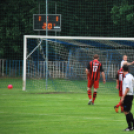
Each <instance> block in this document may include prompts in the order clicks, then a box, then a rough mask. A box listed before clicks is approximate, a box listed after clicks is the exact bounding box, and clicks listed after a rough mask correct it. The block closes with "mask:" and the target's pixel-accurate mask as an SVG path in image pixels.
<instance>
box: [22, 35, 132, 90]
mask: <svg viewBox="0 0 134 134" xmlns="http://www.w3.org/2000/svg"><path fill="white" fill-rule="evenodd" d="M28 38H29V39H30V38H34V39H42V40H47V39H67V40H69V39H74V40H128V41H134V38H126V37H125V38H123V37H121V38H118V37H117V38H116V37H86V36H45V35H44V36H41V35H24V36H23V75H22V80H23V82H22V83H23V85H22V90H23V91H25V90H26V60H27V39H28ZM46 50H47V49H46ZM46 56H48V55H47V52H46ZM47 59H48V57H46V66H48V61H47ZM46 69H47V67H46ZM46 72H47V70H46ZM46 80H47V79H46ZM46 83H47V81H46Z"/></svg>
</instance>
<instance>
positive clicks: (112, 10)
mask: <svg viewBox="0 0 134 134" xmlns="http://www.w3.org/2000/svg"><path fill="white" fill-rule="evenodd" d="M39 4H40V8H39ZM56 5H57V11H56V8H55V6H56ZM39 9H40V11H39ZM39 12H40V13H41V14H45V12H46V9H45V0H10V1H9V0H4V1H1V3H0V17H1V19H0V47H1V49H0V58H6V59H22V54H23V35H34V34H35V35H37V34H39V33H38V32H36V31H33V14H38V13H39ZM56 12H57V14H61V15H62V27H61V28H62V31H61V32H60V33H58V35H61V36H105V37H107V36H111V37H113V36H114V37H128V36H129V37H133V34H134V21H133V20H134V18H133V16H134V2H133V1H127V0H113V1H111V0H101V1H98V0H48V13H49V14H55V13H56ZM40 34H42V35H45V32H40ZM49 35H55V32H49ZM13 53H14V54H13Z"/></svg>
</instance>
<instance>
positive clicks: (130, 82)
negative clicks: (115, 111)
mask: <svg viewBox="0 0 134 134" xmlns="http://www.w3.org/2000/svg"><path fill="white" fill-rule="evenodd" d="M126 88H129V91H128V93H127V95H133V88H134V77H133V75H132V74H130V73H128V74H126V75H125V77H124V79H123V94H125V91H126Z"/></svg>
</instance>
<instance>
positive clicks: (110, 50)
mask: <svg viewBox="0 0 134 134" xmlns="http://www.w3.org/2000/svg"><path fill="white" fill-rule="evenodd" d="M46 40H47V41H48V54H47V53H46ZM133 53H134V38H113V37H85V36H84V37H81V36H80V37H79V36H74V37H73V36H72V37H71V36H40V35H25V36H24V47H23V89H22V90H23V91H25V90H27V91H31V92H33V91H35V92H86V89H87V79H86V73H85V68H86V67H87V64H88V62H89V61H91V60H92V58H93V55H94V54H98V55H99V58H100V59H99V60H100V62H102V65H103V68H104V71H105V75H106V79H107V84H105V85H103V84H101V82H100V88H102V89H103V88H105V90H99V91H100V92H108V93H109V92H116V90H113V89H115V84H116V83H115V76H116V73H117V71H118V69H119V68H120V62H121V60H122V56H123V55H124V54H126V55H128V61H133V59H134V56H133ZM133 69H134V68H133V66H131V70H132V72H133ZM46 70H47V71H46ZM47 76H48V77H47ZM47 78H48V79H47ZM100 81H101V79H100ZM46 85H48V86H46ZM112 90H113V91H112Z"/></svg>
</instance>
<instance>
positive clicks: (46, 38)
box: [46, 0, 48, 90]
mask: <svg viewBox="0 0 134 134" xmlns="http://www.w3.org/2000/svg"><path fill="white" fill-rule="evenodd" d="M47 7H48V3H47V0H46V36H47V35H48V29H47V27H48V22H47V15H48V13H47ZM47 86H48V44H47V38H46V90H47Z"/></svg>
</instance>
